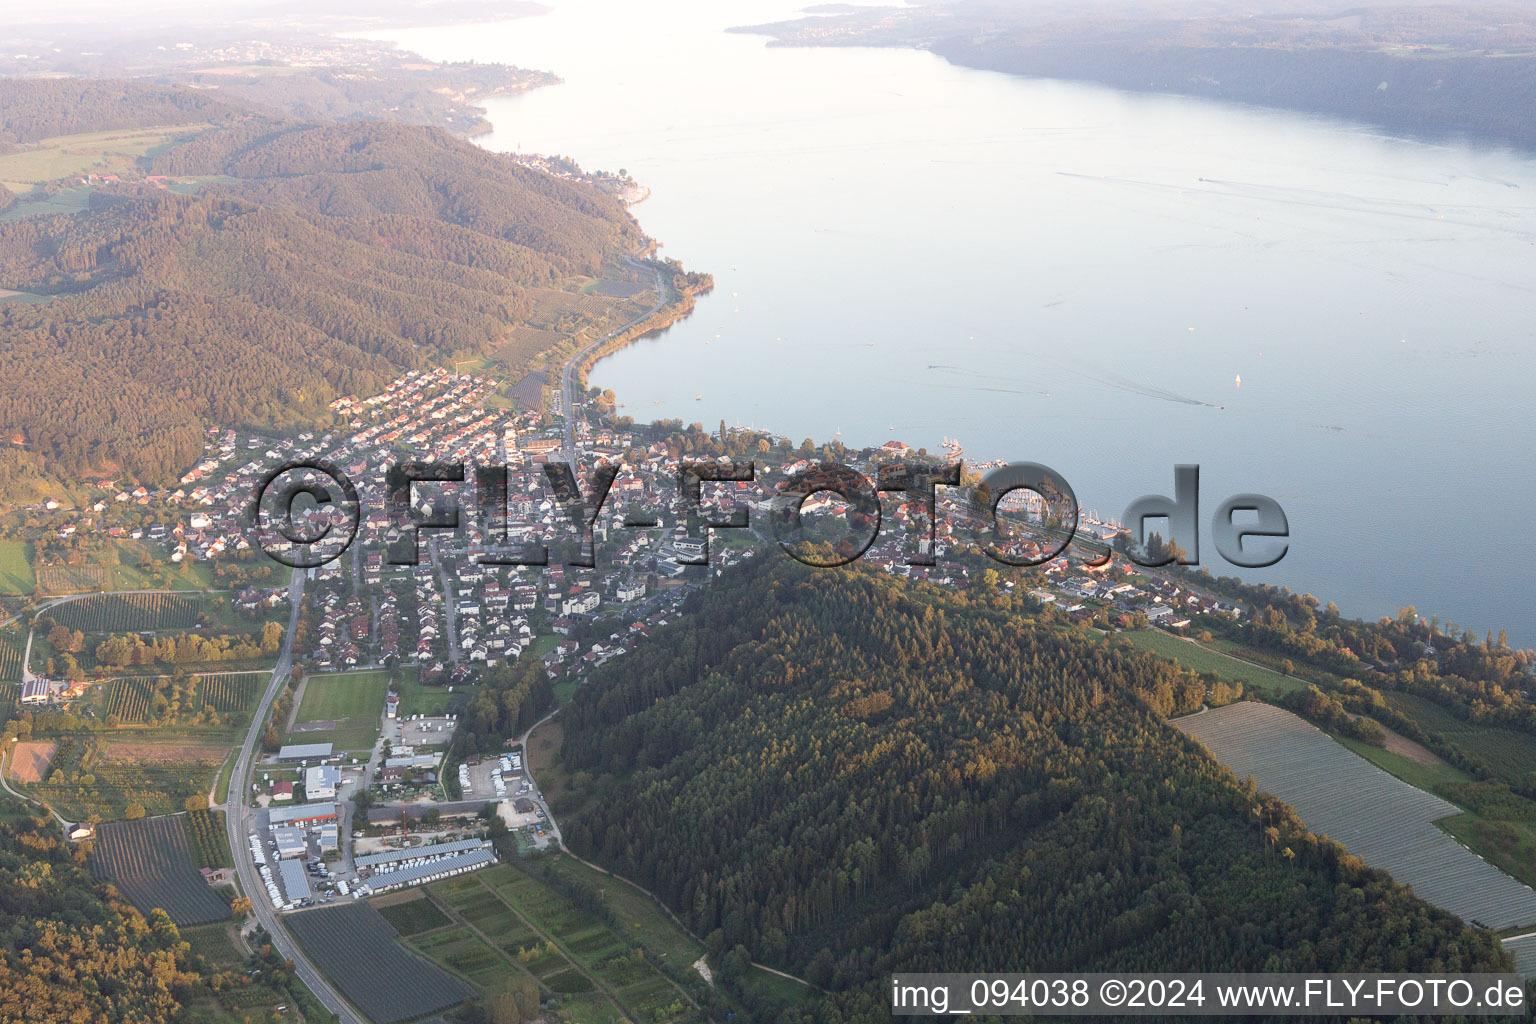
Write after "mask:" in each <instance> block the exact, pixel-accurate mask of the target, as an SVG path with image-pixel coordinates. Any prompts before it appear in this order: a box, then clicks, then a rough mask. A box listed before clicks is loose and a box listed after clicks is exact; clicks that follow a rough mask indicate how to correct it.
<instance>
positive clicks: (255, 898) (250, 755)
mask: <svg viewBox="0 0 1536 1024" xmlns="http://www.w3.org/2000/svg"><path fill="white" fill-rule="evenodd" d="M303 600H304V570H303V569H295V570H293V577H292V579H290V580H289V583H288V632H287V633H285V634H284V636H283V649H282V652H281V653H280V654H279V655H278V657H277V664H276V665H274V666H272V679H271V681H270V682H268V683H267V692H266V693H265V694H263V695H262V698H261V703H259V704H258V705H257V706H256V710H255V711H253V712H252V713H251V727H250V729H249V730H248V731H247V732H246V734H245V745H244V746H242V747H241V748H240V754H239V756H238V757H237V758H236V759H235V767H234V771H233V772H232V774H231V775H230V777H229V798H228V800H226V801H225V804H224V823H225V826H226V828H227V829H228V830H229V850H230V854H231V855H232V856H233V858H234V861H235V874H236V875H237V876H239V878H240V888H241V890H242V891H244V893H245V895H246V896H247V897H248V898H249V899H250V901H251V916H252V917H254V918H255V919H256V922H257V923H258V924H260V925H261V926H262V927H263V928H265V929H266V931H267V938H268V941H270V942H271V943H272V947H273V948H274V949H276V950H277V951H278V952H279V953H281V954H282V955H283V956H284V958H286V959H288V960H292V961H293V969H294V973H295V974H297V975H298V976H299V980H300V981H302V982H304V984H305V985H307V986H309V990H310V991H311V992H313V993H314V995H315V998H316V999H318V1000H320V1002H321V1004H323V1005H324V1006H325V1008H326V1009H327V1010H330V1011H331V1012H332V1013H334V1014H335V1015H336V1017H337V1018H338V1019H339V1020H340V1021H341V1024H370V1022H369V1020H368V1018H367V1017H364V1016H363V1015H362V1014H360V1013H358V1012H357V1011H356V1010H354V1009H353V1008H352V1006H351V1004H350V1003H348V1002H347V1001H346V1000H345V999H343V998H342V997H341V993H339V992H337V991H336V989H335V988H334V987H333V986H332V985H331V983H330V982H329V981H327V980H326V978H325V975H323V974H321V973H320V971H319V969H318V968H317V967H315V965H314V963H313V962H311V961H310V959H309V957H308V956H306V955H305V953H304V950H303V949H301V948H300V947H299V944H298V943H297V942H295V941H294V940H293V936H291V935H289V934H288V929H287V927H286V926H285V925H284V924H283V923H282V922H281V921H279V920H278V917H277V913H276V912H275V911H274V910H273V909H272V901H271V900H269V899H268V898H267V887H266V886H265V885H264V884H262V881H261V878H260V876H258V875H257V874H256V864H255V862H254V861H252V860H251V844H250V842H249V841H248V840H247V839H246V836H247V835H249V834H250V831H251V829H250V827H249V825H248V823H247V818H250V817H251V807H250V804H249V800H250V795H251V791H250V789H249V788H248V786H249V781H248V780H249V778H250V773H251V762H252V761H253V760H254V759H255V757H256V751H257V750H259V749H260V745H261V734H262V731H263V730H262V727H263V726H264V725H265V724H266V720H267V712H268V711H270V710H271V709H272V702H273V701H274V700H276V699H277V695H278V692H279V691H281V690H282V688H283V681H284V680H285V679H286V678H287V677H288V674H289V672H291V671H292V669H293V643H294V636H295V635H296V634H297V633H298V629H299V605H300V604H301V603H302V602H303Z"/></svg>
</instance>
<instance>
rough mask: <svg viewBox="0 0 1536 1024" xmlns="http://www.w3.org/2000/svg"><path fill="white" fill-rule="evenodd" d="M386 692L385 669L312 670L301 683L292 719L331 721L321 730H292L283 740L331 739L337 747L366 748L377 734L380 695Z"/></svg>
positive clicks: (309, 740)
mask: <svg viewBox="0 0 1536 1024" xmlns="http://www.w3.org/2000/svg"><path fill="white" fill-rule="evenodd" d="M388 692H389V673H388V672H385V671H369V672H341V673H334V674H332V673H316V674H315V675H312V676H310V677H309V680H308V681H307V682H306V683H305V684H304V699H303V701H302V702H301V703H300V704H299V715H298V718H297V719H295V722H297V723H299V724H302V723H305V722H335V723H336V724H335V726H334V727H333V728H330V729H325V730H307V731H303V732H295V733H292V734H291V735H290V736H289V737H288V739H287V740H285V742H287V743H332V744H334V745H335V747H336V749H337V750H366V749H369V748H371V747H372V746H373V743H374V741H375V740H376V739H378V735H379V720H380V718H381V717H382V715H383V714H384V695H385V694H386V693H388Z"/></svg>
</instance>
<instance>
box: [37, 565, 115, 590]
mask: <svg viewBox="0 0 1536 1024" xmlns="http://www.w3.org/2000/svg"><path fill="white" fill-rule="evenodd" d="M34 571H35V573H36V575H37V589H38V590H40V591H42V592H43V593H46V594H76V593H79V592H81V591H84V590H104V589H106V588H107V587H108V586H109V585H111V582H112V567H111V566H110V565H105V564H103V563H100V562H89V563H85V564H83V565H39V566H37V567H36V569H35V570H34Z"/></svg>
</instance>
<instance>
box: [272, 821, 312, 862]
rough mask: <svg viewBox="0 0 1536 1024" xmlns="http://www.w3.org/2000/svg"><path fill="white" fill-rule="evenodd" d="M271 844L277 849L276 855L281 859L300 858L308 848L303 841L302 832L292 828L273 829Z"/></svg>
mask: <svg viewBox="0 0 1536 1024" xmlns="http://www.w3.org/2000/svg"><path fill="white" fill-rule="evenodd" d="M272 843H273V845H275V846H276V847H277V855H278V857H281V858H288V857H302V856H304V851H305V849H306V848H307V846H308V843H307V842H306V841H305V839H304V830H303V829H301V828H292V827H287V828H274V829H273V830H272Z"/></svg>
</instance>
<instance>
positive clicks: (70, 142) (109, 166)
mask: <svg viewBox="0 0 1536 1024" xmlns="http://www.w3.org/2000/svg"><path fill="white" fill-rule="evenodd" d="M206 127H207V126H206V125H201V126H187V127H178V128H141V129H138V130H123V131H106V132H88V133H85V134H81V135H61V136H58V137H56V138H52V139H43V140H42V141H41V142H38V143H36V144H34V145H31V146H28V147H26V148H25V149H23V150H22V151H21V152H19V153H11V154H9V155H6V156H0V184H3V185H5V187H6V188H8V189H10V190H11V191H12V192H14V193H16V194H17V195H23V194H25V193H26V192H28V191H29V190H30V187H31V186H33V185H39V184H42V183H43V182H47V181H57V180H58V179H60V178H67V177H71V176H74V175H79V174H87V173H89V174H120V173H124V172H134V171H136V170H137V168H138V161H139V158H140V157H143V156H147V155H149V153H150V152H151V151H152V150H155V149H157V148H159V147H161V146H164V145H166V144H167V143H169V142H173V141H175V140H177V139H183V138H188V137H190V136H192V135H196V134H197V133H198V132H200V131H202V130H203V129H204V128H206Z"/></svg>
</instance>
